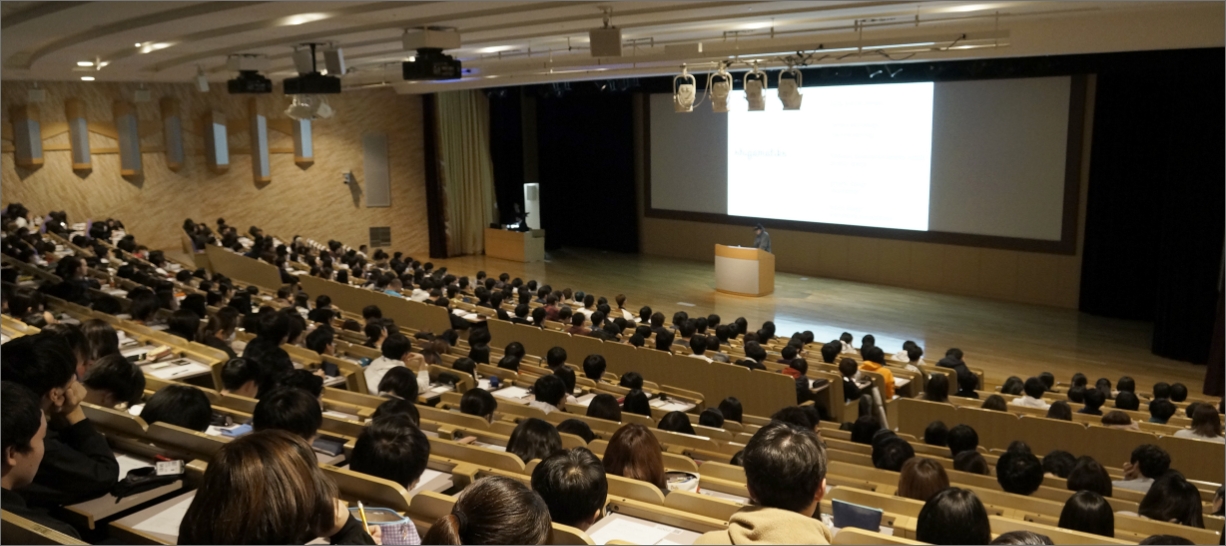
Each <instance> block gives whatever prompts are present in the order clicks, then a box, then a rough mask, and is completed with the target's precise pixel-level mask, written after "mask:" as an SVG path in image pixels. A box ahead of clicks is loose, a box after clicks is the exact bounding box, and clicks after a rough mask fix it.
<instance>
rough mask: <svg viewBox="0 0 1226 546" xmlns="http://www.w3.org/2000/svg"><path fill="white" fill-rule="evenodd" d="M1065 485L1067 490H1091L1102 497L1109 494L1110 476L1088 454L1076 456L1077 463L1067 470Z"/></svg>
mask: <svg viewBox="0 0 1226 546" xmlns="http://www.w3.org/2000/svg"><path fill="white" fill-rule="evenodd" d="M1067 486H1068V490H1069V491H1093V492H1095V493H1098V494H1099V495H1102V496H1104V497H1110V496H1111V489H1112V488H1111V476H1110V475H1108V474H1107V469H1106V468H1103V465H1101V464H1099V463H1098V461H1096V460H1094V458H1093V457H1090V456H1089V455H1082V456H1081V457H1078V458H1077V464H1076V465H1073V469H1072V470H1070V471H1069V474H1068V481H1067Z"/></svg>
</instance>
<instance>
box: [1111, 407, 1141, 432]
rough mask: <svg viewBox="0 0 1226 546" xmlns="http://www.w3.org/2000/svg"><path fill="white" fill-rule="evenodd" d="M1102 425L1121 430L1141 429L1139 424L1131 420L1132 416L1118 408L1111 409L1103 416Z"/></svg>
mask: <svg viewBox="0 0 1226 546" xmlns="http://www.w3.org/2000/svg"><path fill="white" fill-rule="evenodd" d="M1102 421H1103V426H1105V427H1107V428H1118V429H1123V430H1141V427H1140V425H1137V424H1136V423H1134V422H1132V417H1129V416H1128V414H1127V413H1124V412H1122V411H1120V410H1111V411H1109V412H1107V414H1106V415H1104V416H1103V419H1102Z"/></svg>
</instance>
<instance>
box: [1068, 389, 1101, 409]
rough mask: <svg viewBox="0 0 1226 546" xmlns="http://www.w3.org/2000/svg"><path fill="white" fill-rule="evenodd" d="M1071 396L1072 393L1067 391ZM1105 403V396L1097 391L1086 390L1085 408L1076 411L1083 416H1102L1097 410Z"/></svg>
mask: <svg viewBox="0 0 1226 546" xmlns="http://www.w3.org/2000/svg"><path fill="white" fill-rule="evenodd" d="M1069 394H1070V395H1071V394H1072V391H1071V390H1070V391H1069ZM1106 401H1107V395H1105V394H1103V391H1101V390H1099V389H1086V394H1085V407H1083V408H1081V409H1079V410H1077V413H1081V414H1085V415H1102V414H1103V412H1102V410H1100V409H1099V408H1101V407H1103V403H1105V402H1106Z"/></svg>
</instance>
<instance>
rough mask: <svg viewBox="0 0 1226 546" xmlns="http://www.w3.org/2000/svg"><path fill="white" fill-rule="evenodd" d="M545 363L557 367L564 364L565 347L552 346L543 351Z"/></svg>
mask: <svg viewBox="0 0 1226 546" xmlns="http://www.w3.org/2000/svg"><path fill="white" fill-rule="evenodd" d="M580 316H582V315H580ZM545 363H546V365H548V366H549V367H550V368H557V367H558V366H561V365H563V364H566V349H563V348H561V347H553V348H551V349H549V352H547V353H545Z"/></svg>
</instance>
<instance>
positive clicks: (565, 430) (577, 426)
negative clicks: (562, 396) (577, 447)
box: [558, 419, 596, 444]
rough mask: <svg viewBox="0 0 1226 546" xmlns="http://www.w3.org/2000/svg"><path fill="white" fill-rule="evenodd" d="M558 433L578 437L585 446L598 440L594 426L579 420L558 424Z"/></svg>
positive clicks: (568, 420) (569, 420)
mask: <svg viewBox="0 0 1226 546" xmlns="http://www.w3.org/2000/svg"><path fill="white" fill-rule="evenodd" d="M558 433H559V434H573V435H575V436H578V437H579V438H581V439H582V440H583V443H585V444H590V443H592V442H594V441H595V440H596V433H595V432H593V431H592V426H591V425H589V424H587V423H585V422H583V421H580V420H578V419H567V420H565V421H562V422H561V423H558Z"/></svg>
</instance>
